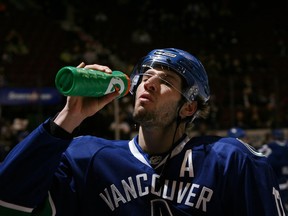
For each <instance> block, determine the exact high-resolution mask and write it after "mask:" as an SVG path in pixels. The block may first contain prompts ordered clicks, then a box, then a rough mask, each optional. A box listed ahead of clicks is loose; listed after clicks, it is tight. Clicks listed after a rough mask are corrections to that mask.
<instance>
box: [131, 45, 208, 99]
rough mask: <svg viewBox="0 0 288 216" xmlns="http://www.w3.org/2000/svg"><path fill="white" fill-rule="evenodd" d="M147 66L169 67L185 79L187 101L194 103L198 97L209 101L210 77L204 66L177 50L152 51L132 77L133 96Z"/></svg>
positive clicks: (137, 67) (137, 66)
mask: <svg viewBox="0 0 288 216" xmlns="http://www.w3.org/2000/svg"><path fill="white" fill-rule="evenodd" d="M147 65H148V66H150V67H153V66H154V65H162V66H165V67H168V68H170V69H171V70H173V71H175V72H176V73H177V74H179V75H180V76H181V77H182V78H184V80H185V82H186V86H187V87H186V88H185V89H184V91H183V92H182V94H183V96H184V97H185V98H186V99H187V101H194V100H195V99H196V97H197V96H200V97H201V98H202V99H203V101H204V102H205V103H206V102H207V101H208V100H209V97H210V90H209V85H208V77H207V74H206V71H205V69H204V67H203V65H202V64H201V62H200V61H199V60H198V59H197V58H196V57H194V56H193V55H191V54H189V53H188V52H186V51H183V50H180V49H175V48H166V49H155V50H152V51H151V52H149V53H148V55H147V56H144V57H143V58H142V59H141V60H140V61H139V63H138V64H137V65H136V66H135V67H134V69H133V71H132V73H131V77H130V79H131V88H130V93H131V94H134V92H135V91H136V88H137V87H138V85H139V83H140V80H141V77H140V75H139V74H141V73H142V71H143V67H147Z"/></svg>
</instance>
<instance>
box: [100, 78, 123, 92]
mask: <svg viewBox="0 0 288 216" xmlns="http://www.w3.org/2000/svg"><path fill="white" fill-rule="evenodd" d="M117 89H118V91H119V93H120V94H122V93H123V92H124V90H125V83H124V82H123V80H122V79H120V78H119V77H112V79H111V80H110V83H109V85H108V87H107V89H106V92H105V94H109V93H112V92H114V91H115V90H117Z"/></svg>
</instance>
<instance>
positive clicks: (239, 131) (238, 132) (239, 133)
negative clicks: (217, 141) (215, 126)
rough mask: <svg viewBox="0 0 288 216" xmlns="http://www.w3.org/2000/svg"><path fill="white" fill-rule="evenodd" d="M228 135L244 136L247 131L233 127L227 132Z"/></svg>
mask: <svg viewBox="0 0 288 216" xmlns="http://www.w3.org/2000/svg"><path fill="white" fill-rule="evenodd" d="M227 135H228V137H234V138H243V137H245V136H246V133H245V131H244V130H243V129H242V128H239V127H232V128H230V129H229V130H228V132H227Z"/></svg>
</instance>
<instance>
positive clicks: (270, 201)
mask: <svg viewBox="0 0 288 216" xmlns="http://www.w3.org/2000/svg"><path fill="white" fill-rule="evenodd" d="M154 159H155V158H154ZM156 159H157V160H158V162H159V163H158V164H157V163H156V165H153V166H152V162H151V158H150V156H149V155H147V154H146V153H145V152H143V151H142V149H141V148H140V146H139V144H138V141H137V136H136V137H135V138H134V139H132V140H130V141H111V140H106V139H101V138H97V137H92V136H81V137H77V138H74V139H73V140H64V139H59V138H56V137H53V136H52V135H50V134H49V133H48V132H47V131H46V130H45V128H44V127H43V125H40V126H39V127H38V128H37V129H35V130H34V131H33V132H32V133H31V134H30V135H29V136H28V137H27V138H26V139H25V140H23V141H22V142H21V143H19V144H18V145H17V146H16V147H15V148H14V149H13V150H12V151H11V153H10V154H9V155H8V156H7V158H6V159H5V161H4V162H3V163H2V164H1V165H0V215H57V216H63V215H64V216H95V215H105V216H107V215H123V216H129V215H137V216H144V215H145V216H147V215H151V216H160V215H165V216H169V215H179V216H182V215H183V216H184V215H192V216H195V215H198V216H201V215H203V216H204V215H207V216H208V215H210V216H211V215H213V216H215V215H221V216H245V215H247V216H258V215H259V216H283V215H285V213H284V211H283V206H282V203H281V197H280V195H279V187H278V184H277V180H276V179H275V177H274V174H273V171H272V169H271V167H270V166H269V165H268V163H267V160H266V158H265V157H264V156H263V155H262V154H260V153H257V152H255V151H254V150H253V149H252V148H251V147H250V146H249V145H247V144H245V143H243V142H241V141H239V140H238V139H234V138H221V137H210V136H206V137H196V138H192V139H190V138H188V137H187V136H186V137H183V138H182V139H181V140H180V141H179V143H178V145H177V146H176V147H175V148H174V149H173V151H172V153H171V157H168V156H166V157H165V156H163V158H161V157H158V158H156ZM167 159H168V160H169V163H168V166H167V167H166V168H167V169H166V171H165V175H164V176H163V177H164V181H163V185H162V186H158V182H159V181H158V179H159V177H160V173H161V171H162V170H163V169H162V168H163V165H164V164H165V161H166V160H167ZM154 162H155V161H153V164H154ZM166 165H167V164H166Z"/></svg>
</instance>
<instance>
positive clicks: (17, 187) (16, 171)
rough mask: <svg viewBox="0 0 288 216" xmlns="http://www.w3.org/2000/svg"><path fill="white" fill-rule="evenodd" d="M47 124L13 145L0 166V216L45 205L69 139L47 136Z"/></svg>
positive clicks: (23, 212) (22, 213)
mask: <svg viewBox="0 0 288 216" xmlns="http://www.w3.org/2000/svg"><path fill="white" fill-rule="evenodd" d="M48 122H49V121H46V122H45V123H44V124H42V125H40V126H39V127H38V128H36V129H35V130H34V131H33V132H32V133H31V134H30V135H29V136H27V137H26V138H25V139H24V140H23V141H22V142H20V143H19V144H17V145H16V146H15V147H14V148H13V149H12V151H11V152H10V153H9V154H8V155H7V157H6V158H5V160H4V161H3V163H2V164H0V188H1V189H0V215H13V212H15V211H16V212H17V213H16V214H14V215H29V214H30V213H32V211H33V210H34V208H36V207H37V206H39V205H40V204H42V205H45V202H49V197H48V191H49V188H50V187H51V184H52V182H53V179H55V176H54V173H55V171H56V170H57V167H58V166H59V163H60V160H61V157H62V153H63V152H64V151H65V150H66V149H67V147H68V146H69V144H70V142H71V140H63V139H60V138H56V137H53V136H52V135H50V134H49V133H48V132H47V131H46V130H45V128H44V125H45V124H48ZM43 203H44V204H43ZM5 212H10V213H9V214H6V213H5Z"/></svg>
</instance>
